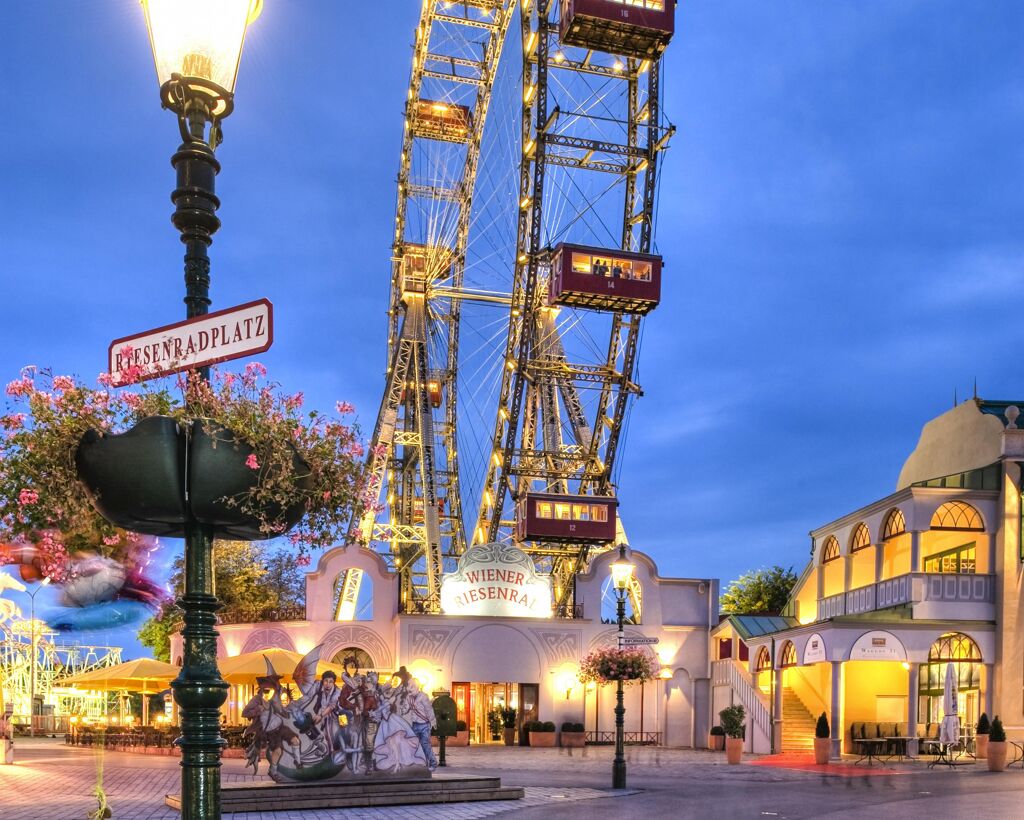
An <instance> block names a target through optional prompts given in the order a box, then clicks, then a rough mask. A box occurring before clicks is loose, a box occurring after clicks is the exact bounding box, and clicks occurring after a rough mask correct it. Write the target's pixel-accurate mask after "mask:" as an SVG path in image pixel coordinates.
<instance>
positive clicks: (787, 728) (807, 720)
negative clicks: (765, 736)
mask: <svg viewBox="0 0 1024 820" xmlns="http://www.w3.org/2000/svg"><path fill="white" fill-rule="evenodd" d="M816 723H817V719H816V718H815V717H814V715H812V714H811V713H810V711H809V710H808V709H807V707H806V706H804V703H803V701H802V700H800V698H799V697H798V696H797V694H796V692H794V691H793V690H792V689H790V688H789V687H788V686H784V687H783V688H782V751H784V752H812V751H814V726H815V724H816Z"/></svg>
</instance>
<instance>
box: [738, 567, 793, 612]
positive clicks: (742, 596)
mask: <svg viewBox="0 0 1024 820" xmlns="http://www.w3.org/2000/svg"><path fill="white" fill-rule="evenodd" d="M796 582H797V577H796V573H794V572H793V568H792V567H790V568H789V569H785V568H784V567H781V566H778V565H776V566H774V567H772V568H771V569H765V568H763V567H762V568H761V569H757V570H754V571H752V572H747V573H745V574H743V575H741V576H740V577H739V578H737V579H736V580H735V581H733V582H732V583H730V584H729V587H728V589H726V590H725V592H723V593H722V597H721V599H720V603H721V607H722V612H724V613H725V614H726V615H778V614H779V613H780V612H782V609H783V607H785V605H786V601H788V600H789V594H790V592H792V590H793V587H794V586H795V585H796Z"/></svg>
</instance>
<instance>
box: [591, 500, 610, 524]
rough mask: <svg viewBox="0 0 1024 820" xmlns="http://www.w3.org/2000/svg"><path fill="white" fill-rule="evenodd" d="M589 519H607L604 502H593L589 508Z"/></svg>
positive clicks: (606, 509)
mask: <svg viewBox="0 0 1024 820" xmlns="http://www.w3.org/2000/svg"><path fill="white" fill-rule="evenodd" d="M590 516H591V519H590V520H591V521H601V522H604V521H607V520H608V508H607V507H606V506H605V505H604V504H594V505H592V506H591V508H590Z"/></svg>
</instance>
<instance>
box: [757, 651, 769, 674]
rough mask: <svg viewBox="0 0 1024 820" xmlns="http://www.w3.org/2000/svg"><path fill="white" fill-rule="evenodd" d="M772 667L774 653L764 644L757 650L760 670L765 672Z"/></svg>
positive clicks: (758, 669) (758, 668)
mask: <svg viewBox="0 0 1024 820" xmlns="http://www.w3.org/2000/svg"><path fill="white" fill-rule="evenodd" d="M771 668H772V653H771V652H769V651H768V647H767V646H762V647H761V648H760V649H759V650H757V666H756V669H757V671H758V672H765V671H767V670H769V669H771Z"/></svg>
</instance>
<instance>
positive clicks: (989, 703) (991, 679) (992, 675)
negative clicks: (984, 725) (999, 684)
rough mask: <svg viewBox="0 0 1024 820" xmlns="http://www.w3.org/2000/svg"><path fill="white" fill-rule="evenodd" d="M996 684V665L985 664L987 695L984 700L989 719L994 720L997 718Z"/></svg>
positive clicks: (984, 707)
mask: <svg viewBox="0 0 1024 820" xmlns="http://www.w3.org/2000/svg"><path fill="white" fill-rule="evenodd" d="M995 683H996V665H995V664H994V663H986V664H985V694H984V698H983V702H984V704H985V705H984V706H983V707H982V708H983V709H984V710H985V714H986V715H988V719H989V720H992V718H994V717H995V715H994V714H993V711H994V710H995V707H994V706H993V695H994V691H993V690H994V689H995Z"/></svg>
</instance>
